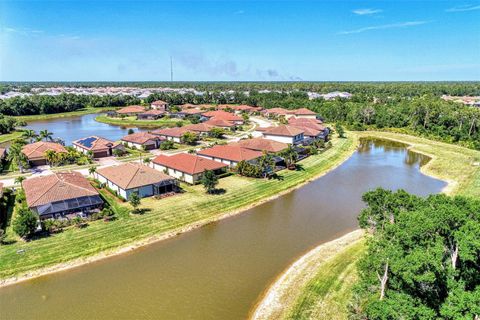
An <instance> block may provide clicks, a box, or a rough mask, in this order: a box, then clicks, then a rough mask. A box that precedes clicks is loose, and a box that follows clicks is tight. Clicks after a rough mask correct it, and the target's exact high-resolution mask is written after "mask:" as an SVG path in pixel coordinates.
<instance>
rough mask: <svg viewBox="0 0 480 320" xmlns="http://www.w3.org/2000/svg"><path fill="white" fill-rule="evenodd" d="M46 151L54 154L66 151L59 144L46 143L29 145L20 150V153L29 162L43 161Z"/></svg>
mask: <svg viewBox="0 0 480 320" xmlns="http://www.w3.org/2000/svg"><path fill="white" fill-rule="evenodd" d="M48 150H53V151H55V152H67V149H65V147H64V146H62V145H61V144H59V143H56V142H48V141H38V142H35V143H30V144H27V145H25V146H23V148H22V152H23V153H24V154H25V155H26V156H27V158H28V159H29V160H36V159H44V158H45V152H46V151H48Z"/></svg>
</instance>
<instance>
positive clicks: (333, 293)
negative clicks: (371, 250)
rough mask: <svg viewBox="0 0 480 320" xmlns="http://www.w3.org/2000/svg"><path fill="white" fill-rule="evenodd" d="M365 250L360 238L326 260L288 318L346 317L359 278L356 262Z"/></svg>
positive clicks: (363, 242)
mask: <svg viewBox="0 0 480 320" xmlns="http://www.w3.org/2000/svg"><path fill="white" fill-rule="evenodd" d="M364 251H365V241H364V240H359V241H356V242H354V243H353V244H352V245H350V246H348V247H347V248H345V249H343V250H342V251H340V252H339V253H337V254H336V255H335V256H334V257H333V258H332V259H329V260H327V261H326V262H325V263H323V264H322V265H321V266H320V267H319V268H318V269H317V272H316V275H315V277H313V278H312V279H311V280H310V282H309V283H308V284H307V285H306V287H305V289H304V290H303V292H302V294H301V295H300V297H298V299H297V300H296V301H295V304H294V305H293V308H292V309H291V311H290V313H289V314H288V316H287V319H325V320H327V319H346V314H347V303H348V301H349V300H350V297H351V294H352V287H353V284H354V283H355V279H356V270H355V264H356V262H357V261H358V259H359V258H360V257H361V255H362V254H363V252H364Z"/></svg>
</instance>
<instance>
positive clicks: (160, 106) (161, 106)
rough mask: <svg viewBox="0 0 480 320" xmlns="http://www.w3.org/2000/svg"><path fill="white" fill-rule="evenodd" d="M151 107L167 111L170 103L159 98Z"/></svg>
mask: <svg viewBox="0 0 480 320" xmlns="http://www.w3.org/2000/svg"><path fill="white" fill-rule="evenodd" d="M150 107H151V108H152V109H154V110H160V111H164V112H165V111H167V110H168V103H167V102H165V101H162V100H157V101H153V102H152V103H151V104H150Z"/></svg>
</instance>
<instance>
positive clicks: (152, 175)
mask: <svg viewBox="0 0 480 320" xmlns="http://www.w3.org/2000/svg"><path fill="white" fill-rule="evenodd" d="M97 174H99V175H101V176H103V177H104V178H106V179H107V180H109V181H111V182H113V183H114V184H116V185H117V186H119V187H120V188H122V189H123V190H127V189H132V188H139V187H143V186H148V185H151V184H155V183H160V182H162V181H165V180H172V178H171V177H170V176H168V175H166V174H165V173H163V172H160V171H158V170H155V169H152V168H150V167H147V166H146V165H143V164H140V163H133V162H128V163H124V164H120V165H116V166H111V167H105V168H100V169H97Z"/></svg>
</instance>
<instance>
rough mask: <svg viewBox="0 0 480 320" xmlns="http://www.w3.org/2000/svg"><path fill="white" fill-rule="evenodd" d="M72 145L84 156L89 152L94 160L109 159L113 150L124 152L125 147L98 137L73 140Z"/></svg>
mask: <svg viewBox="0 0 480 320" xmlns="http://www.w3.org/2000/svg"><path fill="white" fill-rule="evenodd" d="M72 145H73V148H74V149H75V150H78V151H80V152H82V153H84V154H87V153H88V152H89V151H91V152H92V154H93V157H94V158H102V157H110V156H112V155H113V150H120V151H122V152H124V151H125V147H124V146H123V145H122V144H121V143H119V142H114V141H110V140H107V139H104V138H102V137H98V136H90V137H86V138H82V139H79V140H75V141H73V143H72Z"/></svg>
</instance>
